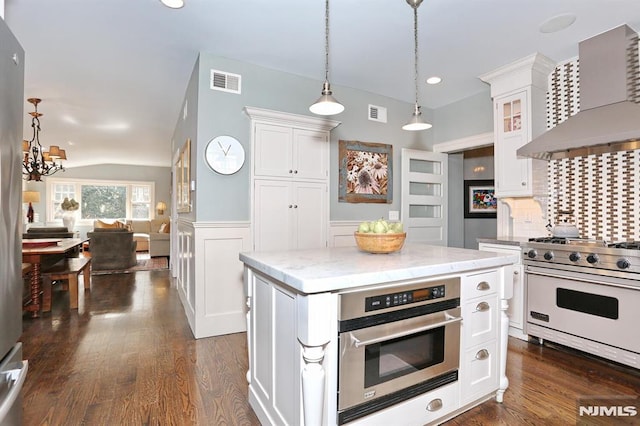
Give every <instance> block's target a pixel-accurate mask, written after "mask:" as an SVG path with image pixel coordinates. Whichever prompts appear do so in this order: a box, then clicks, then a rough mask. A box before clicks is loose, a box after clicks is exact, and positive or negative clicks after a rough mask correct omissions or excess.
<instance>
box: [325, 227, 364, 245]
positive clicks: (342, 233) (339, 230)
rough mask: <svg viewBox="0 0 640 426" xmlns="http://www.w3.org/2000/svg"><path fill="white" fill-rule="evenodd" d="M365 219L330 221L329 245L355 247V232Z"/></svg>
mask: <svg viewBox="0 0 640 426" xmlns="http://www.w3.org/2000/svg"><path fill="white" fill-rule="evenodd" d="M361 222H363V220H341V221H332V222H330V223H329V241H328V245H329V247H355V246H356V239H355V238H354V236H353V233H354V232H356V231H357V230H358V225H360V223H361Z"/></svg>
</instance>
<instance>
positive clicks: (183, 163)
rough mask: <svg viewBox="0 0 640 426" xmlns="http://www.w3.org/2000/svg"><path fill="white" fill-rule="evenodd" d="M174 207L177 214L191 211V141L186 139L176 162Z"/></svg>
mask: <svg viewBox="0 0 640 426" xmlns="http://www.w3.org/2000/svg"><path fill="white" fill-rule="evenodd" d="M175 177H176V205H177V210H178V213H189V212H190V211H191V188H190V185H191V139H189V138H187V140H186V142H185V143H184V145H182V148H180V155H178V160H177V161H176V174H175Z"/></svg>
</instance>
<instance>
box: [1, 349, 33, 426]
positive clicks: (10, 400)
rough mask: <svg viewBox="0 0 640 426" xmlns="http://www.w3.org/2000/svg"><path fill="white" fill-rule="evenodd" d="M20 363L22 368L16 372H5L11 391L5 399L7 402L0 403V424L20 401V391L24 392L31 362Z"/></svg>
mask: <svg viewBox="0 0 640 426" xmlns="http://www.w3.org/2000/svg"><path fill="white" fill-rule="evenodd" d="M20 362H21V363H22V368H16V369H15V370H8V371H5V372H4V373H5V375H6V377H7V382H8V383H9V386H10V387H11V389H10V390H9V392H8V393H7V397H6V398H5V400H4V401H0V424H2V421H3V420H4V418H5V417H6V416H7V413H8V412H9V410H10V409H11V408H12V407H13V404H14V403H15V402H16V400H17V399H18V396H19V395H20V391H21V390H22V385H24V381H25V379H26V378H27V370H29V362H28V361H26V360H24V361H20ZM11 382H13V384H11Z"/></svg>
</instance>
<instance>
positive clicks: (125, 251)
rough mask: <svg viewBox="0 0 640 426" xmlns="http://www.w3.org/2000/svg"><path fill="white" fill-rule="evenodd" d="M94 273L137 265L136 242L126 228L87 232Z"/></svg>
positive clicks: (96, 229)
mask: <svg viewBox="0 0 640 426" xmlns="http://www.w3.org/2000/svg"><path fill="white" fill-rule="evenodd" d="M87 237H88V238H89V240H90V241H89V247H91V267H92V269H93V270H94V271H100V270H102V271H105V270H122V269H127V268H130V267H132V266H135V265H136V242H135V241H133V232H131V231H129V230H127V229H125V228H95V229H94V230H93V232H87Z"/></svg>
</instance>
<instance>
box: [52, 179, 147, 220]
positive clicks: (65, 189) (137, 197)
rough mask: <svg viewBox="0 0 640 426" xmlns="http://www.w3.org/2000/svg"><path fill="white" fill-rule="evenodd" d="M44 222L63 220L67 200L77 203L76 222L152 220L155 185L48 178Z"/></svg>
mask: <svg viewBox="0 0 640 426" xmlns="http://www.w3.org/2000/svg"><path fill="white" fill-rule="evenodd" d="M47 181H48V194H47V195H48V196H47V199H48V200H49V202H48V204H47V220H48V221H53V220H58V219H61V218H62V209H61V207H60V204H61V203H62V201H63V200H64V199H65V197H66V198H69V199H71V198H74V199H75V200H76V201H77V202H78V203H80V208H79V209H78V219H79V220H80V221H82V220H86V221H93V220H94V219H112V220H115V219H125V218H126V219H152V216H151V215H152V212H153V210H152V208H151V207H152V206H153V205H154V204H153V194H154V192H155V186H154V182H126V181H100V180H92V179H77V180H70V179H55V178H49V179H47Z"/></svg>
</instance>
